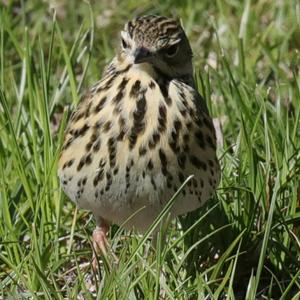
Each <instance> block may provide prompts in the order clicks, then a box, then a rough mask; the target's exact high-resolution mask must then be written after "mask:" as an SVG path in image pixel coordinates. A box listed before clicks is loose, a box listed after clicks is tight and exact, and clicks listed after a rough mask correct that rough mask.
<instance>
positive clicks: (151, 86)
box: [149, 80, 156, 90]
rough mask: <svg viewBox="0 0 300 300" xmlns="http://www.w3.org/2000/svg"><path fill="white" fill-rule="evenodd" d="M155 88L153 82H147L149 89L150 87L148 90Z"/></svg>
mask: <svg viewBox="0 0 300 300" xmlns="http://www.w3.org/2000/svg"><path fill="white" fill-rule="evenodd" d="M155 86H156V84H155V82H154V81H153V80H151V81H150V82H149V87H150V89H151V90H153V89H155Z"/></svg>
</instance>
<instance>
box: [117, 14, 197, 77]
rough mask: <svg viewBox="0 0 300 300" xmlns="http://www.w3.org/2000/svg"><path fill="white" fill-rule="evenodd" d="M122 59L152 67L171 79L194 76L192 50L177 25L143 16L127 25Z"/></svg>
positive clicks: (153, 17)
mask: <svg viewBox="0 0 300 300" xmlns="http://www.w3.org/2000/svg"><path fill="white" fill-rule="evenodd" d="M119 55H120V56H121V57H122V59H126V60H129V61H131V62H132V63H133V64H142V63H146V64H150V65H152V66H153V67H154V69H156V70H158V71H159V72H160V73H162V74H164V75H166V76H168V77H171V78H173V77H180V76H187V75H188V76H189V75H192V73H193V70H192V50H191V47H190V44H189V41H188V39H187V37H186V35H185V32H184V30H183V29H182V27H181V26H180V24H179V23H178V21H176V20H174V19H171V18H167V17H161V16H152V15H150V16H142V17H138V18H136V19H134V20H132V21H129V22H128V23H126V24H125V27H124V29H123V30H122V31H121V47H120V53H119Z"/></svg>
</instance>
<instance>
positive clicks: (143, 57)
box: [134, 47, 152, 64]
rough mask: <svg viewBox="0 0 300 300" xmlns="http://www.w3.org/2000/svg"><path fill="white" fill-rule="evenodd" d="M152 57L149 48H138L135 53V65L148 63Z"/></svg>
mask: <svg viewBox="0 0 300 300" xmlns="http://www.w3.org/2000/svg"><path fill="white" fill-rule="evenodd" d="M151 57H152V53H151V52H150V51H149V50H148V49H147V48H144V47H141V48H137V49H136V50H135V52H134V63H135V64H140V63H143V62H147V61H149V59H150V58H151Z"/></svg>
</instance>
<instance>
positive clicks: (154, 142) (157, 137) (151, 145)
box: [148, 132, 160, 149]
mask: <svg viewBox="0 0 300 300" xmlns="http://www.w3.org/2000/svg"><path fill="white" fill-rule="evenodd" d="M159 140H160V135H159V134H158V133H157V132H154V133H153V135H152V137H151V140H150V141H149V144H148V145H149V148H150V149H154V148H155V146H156V145H157V143H158V142H159Z"/></svg>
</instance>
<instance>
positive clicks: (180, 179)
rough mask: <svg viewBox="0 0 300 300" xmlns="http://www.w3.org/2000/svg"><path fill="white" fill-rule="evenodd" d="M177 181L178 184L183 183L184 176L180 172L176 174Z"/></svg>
mask: <svg viewBox="0 0 300 300" xmlns="http://www.w3.org/2000/svg"><path fill="white" fill-rule="evenodd" d="M178 179H179V181H180V183H183V182H184V175H183V173H182V172H178Z"/></svg>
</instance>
